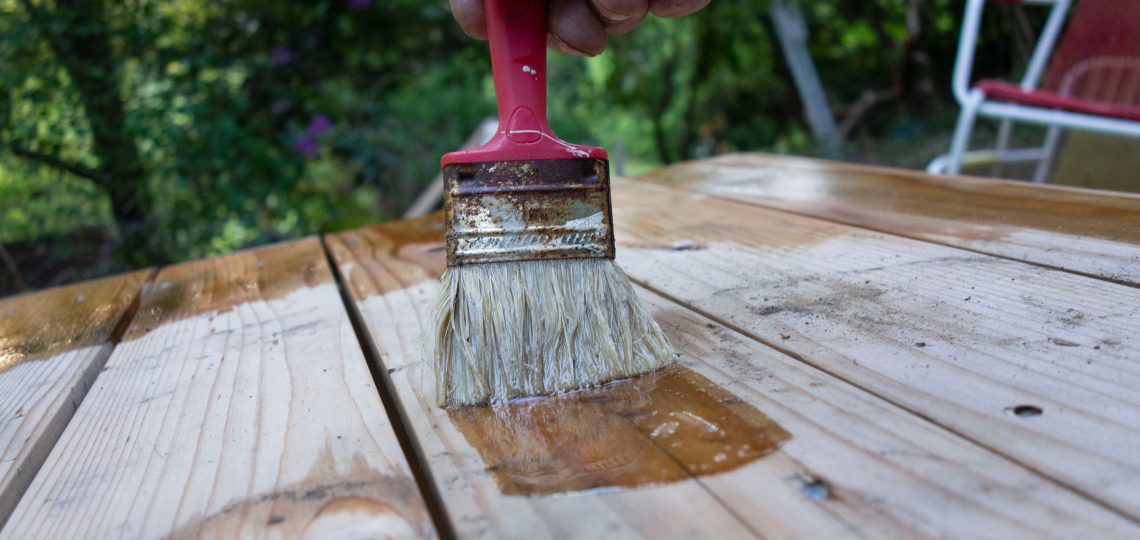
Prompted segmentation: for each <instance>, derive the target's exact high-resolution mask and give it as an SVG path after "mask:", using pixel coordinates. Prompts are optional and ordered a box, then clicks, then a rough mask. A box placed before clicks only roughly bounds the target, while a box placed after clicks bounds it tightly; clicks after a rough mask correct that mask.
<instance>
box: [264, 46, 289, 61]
mask: <svg viewBox="0 0 1140 540" xmlns="http://www.w3.org/2000/svg"><path fill="white" fill-rule="evenodd" d="M292 61H293V49H290V48H289V47H288V46H287V45H278V46H276V47H274V48H273V49H271V50H270V51H269V63H270V64H273V65H275V66H283V65H285V64H288V63H289V62H292Z"/></svg>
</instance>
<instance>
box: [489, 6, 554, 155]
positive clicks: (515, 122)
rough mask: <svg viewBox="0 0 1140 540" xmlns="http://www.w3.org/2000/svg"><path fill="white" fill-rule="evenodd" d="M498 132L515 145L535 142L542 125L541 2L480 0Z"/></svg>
mask: <svg viewBox="0 0 1140 540" xmlns="http://www.w3.org/2000/svg"><path fill="white" fill-rule="evenodd" d="M483 6H484V9H485V10H486V14H487V15H486V16H487V39H488V40H489V41H490V43H491V70H492V71H493V72H494V74H495V98H496V99H497V100H498V102H499V130H500V131H502V130H504V129H505V130H507V138H508V139H510V140H511V141H512V142H516V143H533V142H537V141H538V140H539V139H540V138H541V135H540V134H539V133H537V132H543V133H549V132H550V126H549V124H547V122H546V1H545V0H485V1H484V2H483Z"/></svg>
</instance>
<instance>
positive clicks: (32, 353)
mask: <svg viewBox="0 0 1140 540" xmlns="http://www.w3.org/2000/svg"><path fill="white" fill-rule="evenodd" d="M150 272H151V271H150V270H140V271H137V272H132V273H130V274H123V275H119V276H112V277H107V278H102V279H97V280H93V281H86V282H83V283H78V284H75V285H69V286H67V287H60V288H57V289H51V290H47V291H43V292H38V293H32V294H25V295H21V296H16V297H13V298H7V299H4V300H3V301H0V373H3V372H5V371H7V370H9V369H12V368H13V367H15V366H17V365H19V364H21V363H23V362H25V361H30V360H42V359H45V358H50V357H52V356H54V355H57V354H59V353H63V352H66V351H70V350H74V349H78V348H81V347H87V346H90V345H98V344H100V343H104V342H106V341H108V340H109V339H111V338H112V336H113V335H114V334H115V327H116V325H117V324H118V323H119V322H120V320H121V319H122V316H123V313H124V312H125V311H128V309H129V307H130V305H131V304H132V303H133V302H135V301H136V300H137V298H138V292H139V289H140V288H141V287H142V285H143V282H144V281H146V278H147V276H149V275H150Z"/></svg>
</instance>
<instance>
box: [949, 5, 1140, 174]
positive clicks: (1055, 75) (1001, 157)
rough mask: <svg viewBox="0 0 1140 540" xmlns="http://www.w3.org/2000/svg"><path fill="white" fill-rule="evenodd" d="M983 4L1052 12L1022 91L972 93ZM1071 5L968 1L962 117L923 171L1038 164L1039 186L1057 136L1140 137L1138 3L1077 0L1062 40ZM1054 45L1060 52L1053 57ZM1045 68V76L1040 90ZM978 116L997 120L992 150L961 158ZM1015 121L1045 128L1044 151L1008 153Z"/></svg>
mask: <svg viewBox="0 0 1140 540" xmlns="http://www.w3.org/2000/svg"><path fill="white" fill-rule="evenodd" d="M987 1H989V2H995V3H996V2H1002V3H1006V4H1019V3H1024V4H1039V5H1051V6H1052V13H1051V14H1050V15H1049V19H1048V21H1047V22H1046V24H1045V27H1044V30H1043V31H1042V33H1041V37H1040V38H1039V39H1038V42H1037V45H1036V46H1035V48H1034V51H1033V56H1032V57H1031V58H1030V62H1029V66H1028V68H1027V70H1026V72H1025V76H1024V77H1023V78H1022V80H1021V83H1020V84H1012V83H1008V82H1004V81H992V80H987V81H980V82H978V83H977V84H975V85H974V86H973V87H971V86H970V75H971V72H972V70H973V63H974V55H975V51H976V48H977V42H978V28H979V26H980V23H981V18H982V11H983V8H984V7H985V4H986V2H987ZM1071 4H1072V0H968V1H967V4H966V14H965V18H964V21H963V25H962V37H961V41H960V42H959V44H958V56H957V60H956V64H955V66H954V80H953V86H954V97H955V98H956V99H957V100H958V103H959V104H960V105H961V106H962V112H961V114H960V116H959V117H958V125H957V128H956V129H955V132H954V139H953V141H952V143H951V146H950V153H949V154H946V155H944V156H939V157H937V158H935V159H934V160H933V161H931V162H930V165H929V166H928V167H927V171H928V172H931V173H935V174H941V173H945V174H958V173H959V172H961V169H962V164H963V162H967V163H997V164H1001V163H1009V162H1022V161H1037V169H1036V172H1035V174H1034V177H1033V180H1034V182H1039V183H1040V182H1045V181H1046V180H1047V179H1048V176H1049V172H1050V169H1051V168H1052V163H1053V157H1054V154H1055V152H1056V148H1057V143H1058V141H1059V139H1060V134H1061V129H1080V130H1088V131H1096V132H1101V133H1109V134H1114V135H1125V136H1132V137H1140V0H1080V3H1079V4H1078V5H1077V8H1076V10H1075V12H1074V16H1073V20H1072V21H1071V22H1070V24H1069V26H1068V28H1067V29H1066V30H1065V32H1064V36H1062V35H1061V34H1062V32H1061V30H1062V27H1063V26H1064V23H1065V19H1066V15H1067V14H1068V12H1069V8H1070V5H1071ZM1059 38H1060V40H1061V44H1060V47H1058V48H1057V50H1056V52H1054V46H1055V45H1056V44H1057V42H1058V39H1059ZM1051 58H1052V61H1051V62H1050V59H1051ZM1046 64H1050V66H1049V73H1048V77H1046V78H1045V84H1044V85H1042V84H1041V82H1042V78H1043V76H1044V75H1045V68H1046ZM979 116H982V117H987V118H996V119H1000V120H1001V126H1000V128H999V130H998V140H997V146H996V148H994V149H993V150H989V151H974V152H967V147H968V145H969V142H970V136H971V134H972V132H973V128H974V124H975V122H976V120H977V118H978V117H979ZM1014 122H1024V123H1029V124H1036V125H1041V126H1046V127H1048V128H1049V129H1048V133H1047V135H1046V136H1045V142H1044V144H1043V145H1042V146H1041V147H1040V148H1025V149H1015V150H1011V149H1009V148H1008V144H1009V137H1010V132H1011V131H1012V128H1013V123H1014Z"/></svg>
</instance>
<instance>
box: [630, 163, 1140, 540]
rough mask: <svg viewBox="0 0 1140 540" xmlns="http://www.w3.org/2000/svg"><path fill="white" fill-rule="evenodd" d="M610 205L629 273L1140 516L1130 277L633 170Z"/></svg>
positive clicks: (1138, 294)
mask: <svg viewBox="0 0 1140 540" xmlns="http://www.w3.org/2000/svg"><path fill="white" fill-rule="evenodd" d="M614 208H615V209H617V210H616V211H615V227H616V231H617V239H618V248H619V249H618V261H619V263H621V264H622V266H623V267H625V268H626V270H627V272H628V273H629V274H630V276H631V277H632V278H633V279H634V280H635V281H636V282H638V283H642V284H645V285H647V286H649V287H650V288H652V289H653V290H655V291H660V292H662V293H663V294H666V295H668V296H669V297H671V298H674V299H676V300H678V301H679V302H681V303H683V304H685V305H686V306H689V307H691V308H693V309H695V310H697V311H700V312H702V313H705V314H708V315H710V316H711V317H713V318H715V319H717V320H718V321H722V322H724V323H725V324H727V325H729V326H731V327H733V328H736V329H739V330H741V331H743V332H744V333H746V334H748V335H749V336H751V337H754V338H756V339H759V340H761V341H763V342H764V343H767V344H770V345H771V346H774V347H776V348H779V349H780V350H782V351H785V352H786V353H788V354H790V355H793V356H795V357H797V358H801V359H802V360H803V361H804V362H806V363H808V364H810V365H812V366H815V367H818V368H819V369H822V370H824V371H826V372H828V373H830V374H833V375H835V376H837V377H839V378H841V379H844V380H846V381H849V382H851V383H853V384H855V385H856V386H858V387H860V388H862V389H864V390H866V391H869V392H871V393H873V394H875V395H878V396H881V397H883V398H885V399H887V400H888V401H891V402H893V403H896V404H899V405H900V406H903V407H904V408H906V409H908V410H911V411H914V412H915V413H917V414H919V415H920V416H922V417H924V418H929V419H931V420H933V421H934V422H936V423H938V424H939V425H942V426H944V427H946V428H948V429H950V430H952V431H954V432H956V433H959V434H962V435H963V436H965V437H967V438H969V439H971V440H973V441H976V442H978V443H980V444H982V445H984V446H986V447H987V448H991V449H993V450H995V451H997V452H999V453H1001V454H1003V455H1006V456H1009V457H1011V458H1013V459H1015V460H1017V461H1019V462H1021V463H1024V464H1026V465H1027V466H1029V467H1030V468H1032V469H1034V470H1037V471H1040V472H1042V473H1044V474H1047V475H1048V476H1050V477H1052V478H1054V479H1057V480H1058V481H1060V482H1062V483H1063V484H1065V485H1067V486H1069V487H1071V488H1073V489H1075V490H1077V491H1079V492H1080V493H1082V494H1084V495H1085V496H1087V497H1089V498H1092V499H1095V500H1098V501H1100V502H1102V503H1103V504H1106V505H1108V506H1110V507H1112V508H1115V509H1116V510H1118V511H1120V512H1122V513H1126V514H1128V515H1130V516H1132V517H1133V518H1134V519H1135V518H1140V452H1136V451H1135V449H1136V448H1140V398H1138V396H1140V394H1137V392H1136V388H1137V387H1140V369H1137V363H1136V360H1137V358H1140V341H1138V339H1140V338H1138V336H1137V334H1136V331H1135V330H1136V328H1140V289H1136V288H1133V287H1128V286H1124V285H1118V284H1114V283H1109V282H1106V281H1102V280H1098V279H1092V278H1088V277H1084V276H1079V275H1075V274H1071V273H1066V272H1059V271H1055V270H1050V269H1046V268H1042V267H1039V266H1032V265H1027V264H1024V263H1020V262H1016V261H1011V260H1007V259H1000V258H995V257H990V256H986V255H981V254H976V253H971V252H966V251H962V250H958V249H954V248H949V247H945V246H941V245H936V244H931V243H927V242H919V241H915V240H909V239H904V238H899V237H896V236H891V235H886V234H880V233H876V232H872V231H867V230H863V229H857V228H854V227H849V226H846V225H841V224H836V223H833V222H828V221H822V220H818V219H812V218H807V217H801V216H796V215H791V214H787V213H784V212H777V211H773V210H768V209H765V208H761V207H757V206H753V205H748V204H743V203H738V202H734V201H729V200H724V199H719V198H715V197H709V196H705V195H700V194H694V193H691V192H681V191H677V190H672V189H668V188H664V187H659V186H653V185H650V184H645V183H641V182H627V183H622V184H621V185H620V187H618V188H616V189H615V192H614ZM679 209H683V210H681V211H679ZM1073 256H1074V257H1077V256H1079V255H1073ZM1035 408H1036V409H1035ZM1035 410H1039V411H1041V412H1042V414H1039V415H1033V414H1032V413H1033V412H1034V411H1035ZM1017 413H1023V414H1017Z"/></svg>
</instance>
